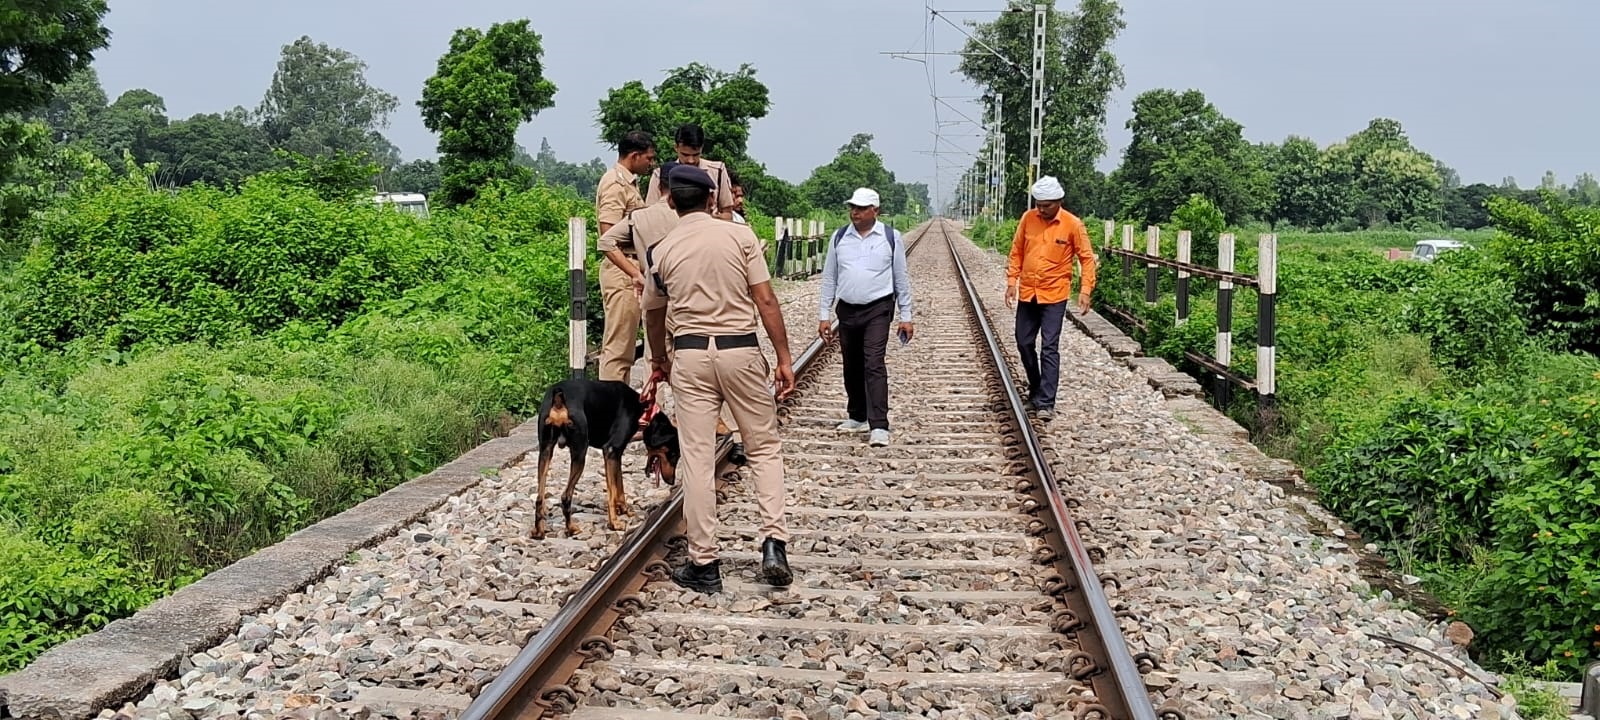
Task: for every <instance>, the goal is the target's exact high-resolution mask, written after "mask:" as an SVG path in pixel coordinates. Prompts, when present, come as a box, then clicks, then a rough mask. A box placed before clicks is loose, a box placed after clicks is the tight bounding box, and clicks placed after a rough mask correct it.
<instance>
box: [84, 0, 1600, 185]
mask: <svg viewBox="0 0 1600 720" xmlns="http://www.w3.org/2000/svg"><path fill="white" fill-rule="evenodd" d="M1059 2H1062V3H1063V4H1067V3H1070V2H1072V0H1059ZM110 4H111V11H110V13H109V15H108V16H107V18H106V23H107V25H108V26H109V27H110V29H111V31H112V37H111V47H110V48H109V49H108V50H106V51H103V52H102V53H101V54H100V56H99V58H98V60H97V62H96V63H95V67H96V69H97V70H98V72H99V73H100V77H101V81H102V82H103V83H104V85H105V87H106V92H107V94H108V95H110V96H111V97H112V98H115V97H116V95H117V94H119V93H121V92H122V91H124V90H127V89H130V88H136V87H144V88H148V89H150V90H152V91H154V92H156V93H157V94H159V95H161V96H162V97H163V98H165V99H166V104H167V110H168V114H169V116H171V117H174V118H183V117H188V116H190V115H192V114H194V113H198V112H220V111H222V110H226V109H228V108H231V107H233V106H235V105H244V106H246V107H251V108H253V107H255V105H256V104H257V103H258V102H260V100H261V96H262V94H263V92H264V91H265V89H266V87H267V84H268V82H269V81H270V79H271V77H272V72H273V67H274V64H275V63H276V62H277V59H278V53H279V50H280V48H281V47H282V46H283V45H284V44H287V43H289V42H292V41H293V40H294V39H296V38H298V37H299V36H301V35H310V36H311V37H312V38H313V39H314V40H317V41H320V42H326V43H329V44H331V45H334V46H337V47H340V48H344V49H346V50H349V51H351V52H353V53H355V54H356V55H357V56H359V57H360V58H361V59H362V60H364V61H366V63H367V65H368V66H369V69H368V73H367V77H368V79H369V80H370V81H371V82H372V83H373V84H375V85H377V86H379V87H381V88H383V89H385V90H387V91H389V92H391V93H394V94H395V95H397V96H398V97H399V98H400V101H401V105H400V109H399V111H398V112H396V113H395V115H394V116H393V117H392V118H391V126H390V127H389V129H388V130H386V131H385V134H386V135H387V136H388V137H389V139H390V140H391V141H392V142H394V143H395V144H396V145H397V146H399V148H400V150H401V152H402V153H403V155H404V156H405V157H406V158H408V159H409V158H416V157H433V156H434V155H435V138H434V136H433V135H432V134H431V133H429V132H428V131H427V129H426V128H424V127H423V126H422V120H421V117H420V115H419V113H418V110H417V107H416V101H417V99H418V97H420V95H421V88H422V83H423V81H424V80H425V79H426V78H427V77H428V76H429V75H431V74H432V73H433V71H434V69H435V63H436V61H437V59H438V57H439V55H440V54H441V53H442V52H443V51H444V49H445V47H446V45H447V44H448V42H449V38H450V34H451V33H452V31H454V29H455V28H457V27H461V26H466V25H473V26H478V27H487V26H488V25H490V24H492V23H494V22H498V21H503V20H512V19H517V18H522V17H529V18H531V19H532V21H533V22H532V24H533V27H534V28H535V29H537V30H538V31H539V32H540V33H541V34H542V35H543V36H544V52H545V55H544V57H545V69H546V76H547V77H549V78H550V79H551V80H552V81H554V82H555V84H556V86H557V87H558V88H559V90H558V92H557V93H556V96H555V103H556V104H555V107H553V108H551V109H549V110H546V111H544V112H543V113H541V114H539V115H537V116H535V118H534V120H533V122H531V123H529V124H527V125H525V126H524V127H523V129H522V131H521V132H520V134H519V139H520V141H521V143H522V144H523V146H524V147H527V148H528V149H529V150H530V151H535V150H537V149H538V147H539V139H540V138H541V137H548V138H549V140H550V143H551V145H552V146H553V147H554V149H555V152H556V154H557V155H558V156H560V157H561V158H563V159H565V160H571V161H586V160H588V159H590V158H593V157H596V156H599V157H603V158H607V159H608V160H609V159H610V158H611V157H613V154H612V151H611V150H610V149H609V148H607V147H606V146H604V145H602V144H601V143H600V141H599V138H598V137H597V132H596V130H595V127H594V114H595V110H596V103H597V102H598V101H599V99H600V98H601V97H603V96H604V95H605V93H606V91H607V89H609V88H612V87H615V86H618V85H621V84H622V83H624V82H626V81H628V80H633V79H640V80H644V81H645V82H646V84H647V85H649V86H652V87H653V86H654V85H655V83H656V82H658V81H659V80H660V78H661V77H662V75H663V72H664V71H665V70H667V69H669V68H672V67H676V66H679V65H683V64H685V63H689V62H694V61H699V62H703V63H706V64H709V65H711V66H713V67H717V68H720V69H725V70H733V69H735V68H737V67H738V65H739V64H740V63H741V62H748V63H751V64H753V65H754V66H755V67H756V69H757V77H758V78H759V79H761V80H762V81H763V82H764V83H766V85H767V87H768V88H769V89H770V90H771V95H772V108H771V111H770V113H769V115H768V116H767V117H766V118H763V119H761V120H758V121H756V123H755V125H754V127H753V129H752V132H751V141H750V150H751V154H752V155H754V156H755V157H756V158H757V159H758V160H761V161H762V162H764V163H766V165H767V168H768V171H769V172H771V173H773V174H775V175H777V176H779V177H783V178H785V179H788V180H791V181H795V182H799V181H801V180H804V179H805V178H806V177H807V175H809V174H810V172H811V170H812V168H814V167H816V166H817V165H821V164H824V163H826V162H828V160H829V159H831V158H832V156H833V154H834V152H835V151H836V150H837V148H838V147H839V146H840V145H843V144H844V143H845V141H847V140H848V139H849V138H850V136H851V135H852V134H854V133H857V132H868V133H872V134H873V135H874V137H875V139H874V141H873V146H874V147H875V148H876V149H877V150H878V151H879V152H880V153H882V154H883V156H884V159H885V162H886V164H887V165H888V166H889V168H890V169H891V170H893V171H895V173H896V175H897V176H898V178H899V179H900V180H902V181H918V180H921V181H927V182H929V183H932V182H933V181H934V175H935V167H936V163H937V164H938V165H939V166H941V167H944V168H946V169H944V170H941V171H940V174H941V175H942V177H943V178H944V183H943V185H945V186H946V187H944V188H943V189H944V191H945V193H948V189H949V188H948V187H947V186H948V184H949V179H950V178H951V177H952V175H953V174H954V170H953V168H957V167H959V166H960V165H963V164H964V162H965V159H964V158H959V157H950V156H948V155H947V154H946V155H941V156H940V158H938V159H937V160H936V158H935V157H934V156H932V155H931V154H929V152H928V151H930V150H931V149H932V148H933V147H934V137H933V129H934V113H933V108H934V103H933V101H932V100H931V99H930V94H929V82H928V77H927V75H926V74H925V72H924V68H923V66H922V65H920V64H918V63H915V62H911V61H908V60H903V59H895V58H891V57H889V56H888V55H884V54H881V53H883V52H884V51H902V50H917V51H920V50H923V49H925V48H926V45H927V43H926V42H925V40H924V38H925V29H926V27H927V26H928V25H929V24H930V20H929V17H928V14H927V13H926V11H925V9H924V8H925V3H924V1H923V0H806V1H805V2H776V1H774V0H678V2H650V1H649V0H586V1H584V2H554V1H552V0H537V1H530V0H521V1H520V2H517V1H513V0H462V2H461V3H460V4H459V5H457V4H455V3H441V2H422V1H421V0H386V1H384V2H375V1H373V0H321V1H320V2H311V1H308V0H276V2H272V3H257V2H234V1H231V0H111V3H110ZM1004 5H1005V3H1004V2H1003V1H1001V0H947V1H945V2H936V3H933V5H932V7H933V8H934V9H937V10H948V11H955V10H984V9H990V8H992V9H996V10H998V9H999V8H1001V7H1004ZM1122 6H1123V8H1124V11H1125V12H1124V19H1125V20H1126V21H1127V24H1128V27H1127V29H1126V30H1124V31H1123V34H1122V35H1121V36H1120V37H1119V38H1118V39H1117V41H1116V44H1115V46H1114V48H1113V50H1114V52H1115V53H1116V55H1117V57H1118V59H1119V60H1120V61H1121V62H1122V64H1123V68H1124V70H1125V72H1126V75H1127V87H1125V88H1124V89H1123V90H1121V91H1120V92H1118V93H1116V94H1115V95H1114V96H1113V98H1112V103H1111V107H1110V118H1109V122H1108V140H1109V142H1110V146H1111V150H1110V152H1108V153H1107V155H1106V157H1104V158H1102V160H1101V162H1100V166H1101V167H1102V168H1103V169H1106V170H1110V169H1112V168H1114V167H1115V166H1116V164H1117V162H1118V160H1119V159H1120V156H1121V152H1122V149H1123V148H1124V147H1125V146H1126V145H1127V141H1128V131H1127V130H1126V127H1125V123H1126V122H1127V120H1128V118H1129V116H1130V113H1131V110H1130V106H1131V101H1132V99H1133V97H1134V96H1135V95H1137V94H1138V93H1140V92H1143V91H1145V90H1149V89H1152V88H1158V87H1166V88H1173V89H1185V88H1196V89H1199V90H1201V91H1202V92H1204V93H1205V94H1206V97H1207V98H1208V99H1210V100H1211V101H1212V103H1213V104H1215V105H1216V106H1217V107H1218V108H1219V109H1221V110H1222V112H1223V113H1224V114H1226V115H1228V116H1229V117H1231V118H1233V119H1235V120H1237V121H1239V122H1240V123H1242V124H1243V125H1244V128H1245V135H1246V137H1248V138H1249V139H1251V140H1253V141H1259V140H1272V141H1277V140H1282V139H1283V138H1284V137H1285V136H1286V135H1288V134H1290V133H1294V134H1300V135H1305V136H1308V137H1311V138H1313V139H1314V140H1316V141H1317V142H1319V143H1321V144H1324V145H1326V144H1328V143H1330V142H1335V141H1338V140H1340V139H1342V138H1343V137H1345V136H1347V135H1349V134H1350V133H1353V132H1355V131H1357V130H1360V129H1361V128H1362V127H1364V126H1365V125H1366V122H1367V121H1368V120H1370V119H1371V118H1373V117H1379V116H1384V117H1392V118H1395V119H1397V120H1399V121H1400V122H1401V123H1402V124H1403V125H1404V126H1405V129H1406V131H1407V133H1408V134H1409V135H1410V137H1411V138H1412V141H1413V142H1415V143H1416V144H1417V145H1418V146H1419V147H1420V148H1422V149H1423V150H1425V151H1427V152H1430V153H1432V154H1433V155H1434V156H1435V157H1438V158H1440V159H1442V160H1443V161H1445V162H1446V163H1447V164H1449V165H1451V166H1452V167H1454V168H1456V169H1457V170H1458V171H1459V172H1460V174H1461V177H1462V180H1463V182H1467V183H1471V182H1488V183H1491V184H1494V183H1498V182H1499V181H1500V180H1501V178H1503V177H1505V176H1507V175H1510V176H1514V177H1515V178H1516V179H1517V181H1518V183H1519V184H1520V185H1521V186H1522V187H1530V186H1534V185H1536V184H1537V183H1538V181H1539V178H1540V177H1541V176H1543V174H1544V172H1545V171H1546V170H1553V171H1555V173H1556V175H1557V176H1558V177H1559V178H1560V179H1561V180H1562V181H1563V182H1569V183H1570V182H1571V180H1572V178H1573V177H1574V176H1576V175H1577V174H1578V173H1580V172H1586V171H1592V172H1600V143H1597V142H1595V140H1594V131H1593V129H1592V128H1593V125H1592V122H1593V118H1594V117H1595V116H1596V114H1597V112H1600V96H1597V90H1596V85H1595V83H1594V81H1593V79H1594V78H1595V77H1600V54H1597V53H1595V52H1594V50H1593V48H1592V44H1591V42H1590V37H1589V36H1590V35H1591V34H1592V33H1593V32H1594V30H1595V29H1596V28H1600V2H1596V0H1525V2H1521V3H1509V2H1504V0H1122ZM951 17H953V18H972V19H988V18H990V17H992V15H989V14H983V13H977V14H972V13H967V14H957V15H951ZM697 21H698V23H699V27H700V28H703V29H699V30H695V31H693V32H691V33H687V34H689V35H690V36H691V38H692V39H691V40H689V41H687V42H683V43H674V42H672V41H671V40H669V39H668V38H669V37H671V36H673V35H682V34H686V33H684V32H683V31H682V30H681V29H683V28H690V27H694V26H695V24H696V22H697ZM931 24H932V27H933V31H934V33H933V46H934V47H933V49H934V50H937V51H948V50H953V49H956V48H957V47H958V45H959V44H960V42H961V41H962V40H963V37H962V35H961V33H960V32H959V31H958V30H957V29H955V28H953V27H951V26H950V25H948V24H946V23H944V22H943V21H940V20H933V21H931ZM630 43H631V45H630ZM955 59H956V58H953V57H949V56H940V57H934V58H932V61H933V62H934V63H935V65H934V73H933V75H934V89H935V91H936V92H937V93H938V94H939V95H941V96H970V95H973V94H975V89H974V88H972V87H971V86H968V85H966V83H965V82H964V81H963V79H962V78H961V77H960V76H959V75H956V74H954V73H953V72H952V70H953V69H954V67H955V63H954V60H955ZM948 102H950V103H952V104H955V105H957V106H961V107H966V106H967V105H969V104H970V103H971V102H972V101H970V100H967V99H960V98H955V97H952V99H949V100H948ZM967 112H968V114H969V115H971V116H973V117H977V113H976V108H969V109H968V110H967ZM941 113H942V115H943V117H944V118H945V119H950V118H952V117H954V116H955V114H954V113H953V112H951V111H949V110H941ZM945 130H946V132H948V133H952V134H958V133H965V132H968V130H967V129H963V128H960V127H946V128H945ZM954 142H956V143H958V144H961V145H963V146H965V147H968V148H973V147H976V146H977V145H978V142H979V141H978V139H977V138H960V137H958V138H955V140H954ZM948 148H949V146H948V145H943V146H941V149H948ZM1044 172H1046V173H1048V172H1051V169H1050V168H1044ZM1012 187H1013V188H1016V187H1018V186H1017V185H1012Z"/></svg>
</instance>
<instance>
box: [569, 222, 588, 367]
mask: <svg viewBox="0 0 1600 720" xmlns="http://www.w3.org/2000/svg"><path fill="white" fill-rule="evenodd" d="M588 255H589V224H588V221H586V220H584V219H583V218H581V217H569V218H567V278H568V279H569V280H570V281H571V290H572V297H571V299H572V315H571V317H570V323H569V324H568V326H567V367H568V368H569V369H570V370H571V371H572V377H573V378H583V377H585V376H586V375H587V374H588V371H587V364H588V363H587V357H588V354H589V352H588V350H589V338H588V333H589V321H588V304H589V284H588V278H586V277H585V275H584V261H585V260H587V259H588Z"/></svg>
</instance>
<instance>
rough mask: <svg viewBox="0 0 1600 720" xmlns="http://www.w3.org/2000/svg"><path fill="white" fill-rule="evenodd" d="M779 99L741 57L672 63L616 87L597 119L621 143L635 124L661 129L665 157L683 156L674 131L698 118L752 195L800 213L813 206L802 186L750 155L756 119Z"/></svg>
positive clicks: (712, 153)
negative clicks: (723, 65) (653, 76)
mask: <svg viewBox="0 0 1600 720" xmlns="http://www.w3.org/2000/svg"><path fill="white" fill-rule="evenodd" d="M771 106H772V100H771V97H770V93H769V92H768V90H767V86H766V85H765V84H763V83H762V82H761V81H760V80H758V79H756V70H755V68H754V67H752V66H750V65H748V64H746V65H740V66H739V69H738V70H737V71H735V72H731V73H730V72H725V71H722V70H717V69H715V68H712V67H709V66H706V65H702V64H700V63H690V64H688V65H685V66H683V67H678V68H673V69H672V70H669V71H667V74H666V77H665V78H663V79H662V81H661V82H660V83H659V84H658V85H656V86H655V88H653V89H650V88H646V87H645V84H644V83H643V82H642V81H639V80H630V81H628V82H626V83H623V84H622V85H621V86H620V87H614V88H611V89H610V90H609V91H607V92H606V96H605V97H604V98H602V99H601V100H600V102H599V111H598V113H597V114H596V125H597V126H598V127H599V128H600V139H601V141H602V142H605V143H610V144H613V145H614V144H616V142H617V141H618V139H620V138H621V137H622V136H623V135H624V134H625V133H627V132H629V131H631V130H644V131H646V132H648V133H650V134H652V135H654V136H655V139H656V152H657V157H658V159H660V160H662V161H665V160H670V159H672V158H675V157H677V153H676V152H675V151H674V150H673V145H674V144H673V137H674V134H675V133H676V132H677V130H678V127H679V126H680V125H683V124H685V123H694V124H696V125H699V126H700V129H701V130H703V131H704V132H705V137H706V145H705V147H703V148H701V152H702V153H703V155H704V157H706V158H708V159H711V160H719V161H722V162H725V163H727V164H728V165H729V166H730V167H732V168H733V170H734V172H736V173H738V175H739V180H740V181H741V182H742V183H743V184H744V188H745V202H746V203H747V204H748V205H749V206H750V207H752V208H755V209H758V210H760V211H761V212H763V213H765V214H767V215H772V216H778V217H799V216H801V215H804V214H805V213H806V211H807V210H809V209H810V208H809V207H808V206H807V203H806V201H805V199H804V198H802V197H801V195H800V193H799V192H798V191H797V190H796V188H795V186H794V185H793V184H791V183H789V182H786V181H784V180H782V179H781V178H775V177H772V176H770V175H768V174H767V169H766V166H765V165H763V164H761V163H760V162H757V161H756V160H755V159H754V158H752V157H750V154H749V144H750V124H751V123H752V122H754V121H756V120H759V119H761V118H763V117H766V116H767V110H768V109H769V108H770V107H771Z"/></svg>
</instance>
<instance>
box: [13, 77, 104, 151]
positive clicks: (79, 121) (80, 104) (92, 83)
mask: <svg viewBox="0 0 1600 720" xmlns="http://www.w3.org/2000/svg"><path fill="white" fill-rule="evenodd" d="M107 104H108V103H107V102H106V91H105V88H104V87H102V86H101V85H100V75H99V74H98V73H96V72H95V70H94V68H93V67H86V68H84V69H82V70H79V71H78V72H75V73H73V74H72V77H70V78H68V79H67V81H66V82H64V83H62V84H61V85H60V86H58V87H57V88H56V92H55V95H54V96H52V97H51V98H50V102H49V103H48V104H46V105H45V106H44V108H42V109H41V110H40V111H38V112H37V113H34V114H33V116H32V117H33V118H34V119H37V120H40V121H42V122H44V123H45V124H46V125H49V126H50V129H51V136H52V138H53V139H54V140H55V141H56V142H58V143H64V144H72V143H77V142H79V141H82V140H84V139H85V138H87V137H88V135H89V132H90V130H91V129H92V128H93V127H94V125H95V122H96V120H98V119H99V115H100V113H102V112H104V111H105V109H106V105H107Z"/></svg>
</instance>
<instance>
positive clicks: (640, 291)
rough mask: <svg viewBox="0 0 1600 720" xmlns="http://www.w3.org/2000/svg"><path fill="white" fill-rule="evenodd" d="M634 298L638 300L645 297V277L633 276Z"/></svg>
mask: <svg viewBox="0 0 1600 720" xmlns="http://www.w3.org/2000/svg"><path fill="white" fill-rule="evenodd" d="M633 296H634V297H636V298H637V297H644V276H643V275H635V276H633Z"/></svg>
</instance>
